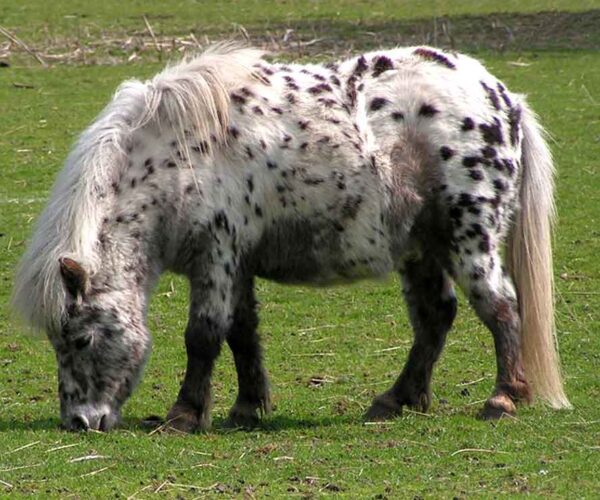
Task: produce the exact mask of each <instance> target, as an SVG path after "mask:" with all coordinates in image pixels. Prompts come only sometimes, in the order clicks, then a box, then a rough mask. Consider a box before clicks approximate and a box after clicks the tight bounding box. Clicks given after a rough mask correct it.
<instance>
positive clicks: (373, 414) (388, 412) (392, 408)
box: [365, 394, 402, 422]
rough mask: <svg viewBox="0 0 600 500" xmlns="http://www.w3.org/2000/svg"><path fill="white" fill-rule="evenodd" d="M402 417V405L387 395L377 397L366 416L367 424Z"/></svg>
mask: <svg viewBox="0 0 600 500" xmlns="http://www.w3.org/2000/svg"><path fill="white" fill-rule="evenodd" d="M400 415H402V405H401V404H399V403H398V402H397V401H396V400H394V398H392V397H391V396H389V395H387V394H382V395H381V396H377V397H376V398H375V399H374V400H373V404H372V405H371V408H369V409H368V410H367V413H366V414H365V420H366V421H367V422H380V421H382V420H391V419H393V418H396V417H399V416H400Z"/></svg>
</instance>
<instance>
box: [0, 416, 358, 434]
mask: <svg viewBox="0 0 600 500" xmlns="http://www.w3.org/2000/svg"><path fill="white" fill-rule="evenodd" d="M361 423H363V420H362V419H361V417H354V416H348V417H344V416H331V417H293V416H289V415H275V416H272V417H269V418H266V419H265V420H262V421H260V422H259V423H258V425H256V426H255V427H252V428H243V427H232V426H230V425H229V423H228V421H227V419H226V418H224V417H217V418H215V419H214V421H213V424H212V428H211V430H210V432H211V433H216V434H228V433H231V432H244V431H261V432H266V433H277V432H282V431H287V430H300V429H316V428H320V427H331V426H336V425H347V424H361ZM156 427H158V424H157V425H156ZM115 430H116V431H119V430H125V431H132V432H143V433H149V432H152V431H153V430H154V429H152V428H151V427H149V426H148V425H145V424H144V423H143V419H142V418H139V417H125V418H124V419H123V421H122V422H121V424H120V425H119V426H118V427H117V428H116V429H115ZM27 431H31V432H40V431H62V432H67V431H65V430H64V429H63V428H62V427H61V422H60V419H58V418H56V417H49V418H39V419H35V420H18V419H7V420H0V433H5V432H27Z"/></svg>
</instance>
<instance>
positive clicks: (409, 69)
mask: <svg viewBox="0 0 600 500" xmlns="http://www.w3.org/2000/svg"><path fill="white" fill-rule="evenodd" d="M553 213H554V205H553V165H552V161H551V157H550V153H549V151H548V148H547V146H546V144H545V142H544V139H543V131H542V129H541V127H540V125H539V124H538V123H537V121H536V118H535V116H534V115H533V113H532V112H531V111H530V109H529V107H528V106H527V104H526V103H525V100H524V98H523V97H522V96H520V95H517V94H513V93H511V92H509V91H508V90H507V89H506V87H505V86H504V85H503V84H502V83H501V82H500V81H498V80H497V79H496V78H494V77H493V76H492V75H490V74H489V73H488V72H487V71H486V70H485V69H484V68H483V66H482V65H481V64H480V63H478V62H477V61H475V60H473V59H471V58H470V57H467V56H465V55H460V54H456V53H449V52H443V51H441V50H437V49H433V48H430V47H412V48H397V49H393V50H387V51H376V52H371V53H368V54H363V55H360V56H358V57H354V58H352V59H349V60H345V61H342V62H338V63H334V64H327V65H324V66H323V65H312V64H307V65H298V64H281V63H271V62H268V61H267V60H265V59H264V58H263V54H262V53H261V52H259V51H257V50H253V49H248V48H239V47H233V46H227V45H220V46H216V47H213V48H210V49H209V50H207V51H206V52H204V53H203V54H201V55H199V56H198V57H196V58H192V59H189V60H185V61H183V62H181V63H179V64H176V65H174V66H171V67H168V68H167V69H165V70H164V71H163V72H162V73H160V74H158V75H157V76H156V77H154V78H153V79H152V80H149V81H147V82H140V81H136V80H133V81H128V82H126V83H124V84H123V85H121V87H120V88H119V89H118V91H117V93H116V95H115V96H114V98H113V100H112V101H111V102H110V103H109V104H108V106H107V107H106V109H105V110H104V111H103V112H102V113H101V114H100V116H99V117H98V118H97V119H96V120H95V121H94V122H93V123H92V125H90V127H89V128H88V129H87V130H86V131H85V132H83V134H82V135H81V137H80V138H79V140H78V142H77V144H76V145H75V147H74V149H73V150H72V152H71V153H70V156H69V157H68V159H67V162H66V165H65V167H64V169H63V171H62V172H61V174H60V175H59V177H58V179H57V181H56V184H55V186H54V191H53V193H52V195H51V197H50V201H49V203H48V205H47V207H46V209H45V210H44V212H43V214H42V215H41V217H40V219H39V221H38V223H37V228H36V230H35V233H34V235H33V239H32V241H31V243H30V245H29V247H28V250H27V252H26V253H25V255H24V257H23V259H22V261H21V265H20V268H19V271H18V274H17V279H16V287H15V292H14V304H15V305H16V308H17V309H18V310H19V311H20V312H21V313H22V315H23V316H24V317H25V318H26V319H27V320H28V321H29V322H30V323H31V324H33V325H34V326H35V327H37V328H39V329H43V330H45V331H46V332H47V335H48V337H49V339H50V341H51V343H52V345H53V346H54V348H55V350H56V356H57V361H58V379H59V395H60V403H61V418H62V422H63V425H64V427H66V428H67V429H101V430H108V429H110V428H111V427H113V426H114V425H116V424H117V423H118V422H119V418H120V413H121V408H122V405H123V403H124V402H125V401H126V399H127V398H128V397H129V396H130V394H131V392H132V390H133V389H134V387H135V384H136V382H137V381H138V379H139V378H140V374H141V371H142V368H143V366H144V363H145V361H146V359H147V358H148V354H149V351H150V345H151V340H150V334H149V332H148V328H147V325H146V311H147V307H148V301H149V298H150V295H151V291H152V289H153V287H154V285H155V284H156V282H157V279H158V277H159V276H160V274H161V273H162V272H163V271H165V270H170V271H174V272H176V273H180V274H183V275H185V276H187V277H188V279H189V282H190V285H191V297H190V311H189V321H188V325H187V328H186V331H185V345H186V349H187V369H186V372H185V376H184V379H183V382H182V385H181V389H180V391H179V395H178V397H177V400H176V401H175V403H174V404H173V406H172V408H171V409H170V411H169V412H168V416H167V419H168V422H169V425H170V426H172V427H173V428H176V429H179V430H182V431H197V430H204V429H207V428H209V426H210V407H211V389H210V378H211V372H212V370H213V364H214V361H215V359H216V358H217V356H218V355H219V352H220V350H221V347H222V344H223V343H224V342H227V344H228V345H229V347H230V348H231V350H232V352H233V357H234V360H235V365H236V369H237V374H238V385H239V392H238V396H237V400H236V402H235V404H234V406H233V408H232V409H231V411H230V413H229V417H230V420H231V421H232V423H233V424H235V425H251V424H254V423H256V422H257V421H258V419H259V418H260V417H261V416H262V414H267V413H269V411H270V409H271V403H270V401H271V399H270V394H269V383H268V378H267V373H266V371H265V368H264V367H263V361H262V353H261V346H260V343H259V337H258V335H257V325H258V316H257V302H256V298H255V291H254V278H255V276H259V277H263V278H266V279H269V280H274V281H278V282H283V283H290V284H293V283H314V284H320V285H327V284H331V283H338V282H350V281H354V280H358V279H362V278H368V277H381V276H384V275H386V274H388V273H390V272H394V271H396V272H398V273H399V274H400V276H401V278H402V283H403V289H404V296H405V299H406V302H407V303H408V307H409V314H410V320H411V323H412V326H413V329H414V343H413V346H412V348H411V350H410V353H409V355H408V361H407V362H406V364H405V366H404V369H403V370H402V372H401V374H400V376H399V378H398V379H397V381H396V382H395V383H394V384H393V386H392V387H391V388H390V389H389V390H388V391H386V392H384V393H383V394H381V395H379V396H377V397H376V398H375V400H374V401H373V404H372V406H371V407H370V409H369V410H368V412H367V415H366V417H367V418H368V419H387V418H392V417H395V416H397V415H399V414H400V413H401V411H402V408H403V407H404V406H408V407H414V408H417V409H419V410H421V411H425V410H427V409H428V407H429V406H430V402H431V391H430V380H431V375H432V369H433V366H434V364H435V362H436V361H437V359H438V357H439V356H440V353H441V351H442V348H443V346H444V343H445V340H446V335H447V332H448V330H449V329H450V327H451V325H452V322H453V320H454V317H455V315H456V309H457V305H456V296H455V293H454V286H455V284H456V285H458V286H459V287H460V288H461V289H462V290H463V291H464V292H465V294H466V296H467V297H468V299H469V301H470V303H471V305H472V306H473V308H474V309H475V311H476V313H477V315H478V316H479V318H480V319H481V320H482V322H483V323H484V324H485V325H486V326H487V328H488V329H489V330H490V332H491V333H492V335H493V338H494V343H495V350H496V360H497V377H496V384H495V388H494V390H493V392H492V394H491V396H490V398H489V399H488V400H487V401H486V403H485V405H484V407H483V410H482V416H483V417H485V418H499V417H500V416H501V415H502V414H504V413H507V414H513V413H514V412H515V409H516V407H515V403H517V402H529V401H531V400H532V398H533V397H534V396H537V397H539V398H541V399H543V400H545V401H546V402H548V403H549V404H550V405H551V406H552V407H554V408H565V407H568V406H569V402H568V400H567V398H566V396H565V393H564V391H563V387H562V382H561V375H560V370H559V360H558V355H557V350H556V346H555V333H554V323H553V299H552V290H553V281H552V255H551V247H550V242H551V223H552V217H553Z"/></svg>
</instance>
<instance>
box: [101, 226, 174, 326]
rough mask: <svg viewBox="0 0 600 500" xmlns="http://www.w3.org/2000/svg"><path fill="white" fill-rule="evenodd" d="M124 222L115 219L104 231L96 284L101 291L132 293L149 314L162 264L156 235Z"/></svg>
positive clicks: (127, 295) (143, 309) (129, 295)
mask: <svg viewBox="0 0 600 500" xmlns="http://www.w3.org/2000/svg"><path fill="white" fill-rule="evenodd" d="M123 225H124V222H123V221H121V220H120V221H118V222H117V221H115V223H113V224H111V225H106V226H105V228H104V229H103V231H102V232H101V234H100V237H99V269H98V270H97V272H96V273H95V276H94V277H93V286H94V287H96V288H97V289H98V290H99V291H110V292H112V293H116V294H122V295H123V297H131V298H132V300H135V302H136V304H137V307H140V308H141V309H140V310H142V311H143V312H144V316H145V311H146V309H147V305H148V299H149V295H150V293H151V291H152V289H153V287H154V285H155V284H156V281H157V279H158V277H159V275H160V272H161V270H162V264H161V262H160V259H159V255H158V254H157V253H158V252H155V251H152V245H151V241H152V235H150V234H148V233H144V232H142V231H141V230H139V229H137V228H124V227H123Z"/></svg>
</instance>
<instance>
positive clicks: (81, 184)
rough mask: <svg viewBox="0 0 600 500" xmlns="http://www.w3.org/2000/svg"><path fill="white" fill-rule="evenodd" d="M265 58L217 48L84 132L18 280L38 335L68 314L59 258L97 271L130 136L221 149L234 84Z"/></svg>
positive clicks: (143, 87)
mask: <svg viewBox="0 0 600 500" xmlns="http://www.w3.org/2000/svg"><path fill="white" fill-rule="evenodd" d="M262 55H263V53H262V52H261V51H258V50H254V49H249V48H240V47H239V46H236V45H233V44H219V45H215V46H213V47H211V48H209V49H207V50H206V51H205V52H203V53H202V54H201V55H199V56H197V57H194V58H190V59H187V60H184V61H183V62H180V63H179V64H176V65H173V66H170V67H168V68H167V69H165V70H164V71H163V72H162V73H160V74H158V75H157V76H156V77H154V78H153V79H152V80H149V81H146V82H140V81H139V80H130V81H127V82H125V83H123V84H122V85H121V86H120V87H119V88H118V90H117V92H116V93H115V95H114V97H113V99H112V101H111V102H110V103H109V104H108V106H107V107H106V108H105V109H104V111H103V112H102V113H101V114H100V116H99V117H98V118H97V119H96V120H95V121H94V122H93V123H92V124H91V125H90V126H89V127H88V129H87V130H85V131H84V132H83V133H82V134H81V136H80V137H79V140H78V141H77V143H76V144H75V146H74V148H73V150H72V151H71V153H70V154H69V156H68V158H67V161H66V164H65V166H64V168H63V170H62V172H61V173H60V175H59V176H58V178H57V180H56V182H55V184H54V188H53V190H52V194H51V196H50V199H49V202H48V204H47V206H46V208H45V210H44V211H43V213H42V215H41V216H40V218H39V220H38V222H37V226H36V229H35V231H34V234H33V238H32V240H31V242H30V244H29V246H28V249H27V251H26V252H25V254H24V256H23V258H22V259H21V262H20V265H19V268H18V270H17V274H16V279H15V288H14V292H13V299H12V301H13V306H14V307H15V309H16V310H17V311H18V312H19V313H20V314H21V316H22V317H23V318H24V319H25V320H26V321H27V322H28V323H30V324H31V325H32V326H33V327H34V328H35V329H37V330H46V331H48V332H51V331H54V330H56V329H57V328H59V326H60V320H61V317H62V315H63V313H64V308H65V290H64V287H63V284H62V281H61V278H60V272H59V264H58V263H59V258H61V257H71V258H74V259H77V261H78V262H80V263H81V264H82V265H83V266H84V267H85V268H86V269H87V270H88V271H89V272H90V273H93V272H94V270H96V269H97V268H98V264H99V254H98V249H97V241H98V232H99V228H100V225H101V223H102V219H103V218H104V217H105V215H106V214H107V213H108V212H109V211H110V208H111V205H112V204H113V203H114V197H115V196H116V195H115V194H114V193H112V191H111V190H110V186H111V184H112V183H114V182H117V181H118V179H119V178H120V176H121V175H122V173H123V172H124V171H125V169H126V168H127V147H128V142H129V140H130V138H131V134H132V133H133V132H134V131H135V130H136V129H138V128H140V127H143V126H144V125H146V124H149V123H151V122H152V121H157V122H159V123H160V124H161V125H162V126H165V125H167V126H170V127H171V128H172V129H173V130H174V131H175V134H176V136H177V137H178V138H180V140H181V141H183V134H184V131H185V130H188V129H191V130H194V131H195V133H196V134H197V136H198V137H199V138H200V139H202V140H207V139H209V138H210V137H211V134H212V135H213V136H214V137H215V139H216V141H217V142H222V141H223V140H224V137H225V134H226V130H227V120H228V115H229V106H230V98H229V92H228V88H229V86H230V84H233V82H239V81H240V80H242V79H246V78H249V77H252V75H253V71H254V69H253V66H254V65H255V64H256V63H257V62H258V61H259V60H260V58H261V56H262Z"/></svg>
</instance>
